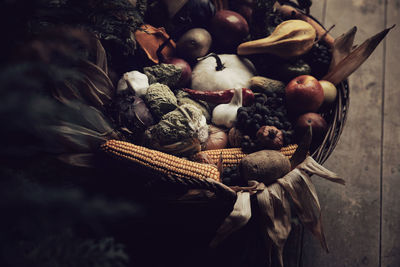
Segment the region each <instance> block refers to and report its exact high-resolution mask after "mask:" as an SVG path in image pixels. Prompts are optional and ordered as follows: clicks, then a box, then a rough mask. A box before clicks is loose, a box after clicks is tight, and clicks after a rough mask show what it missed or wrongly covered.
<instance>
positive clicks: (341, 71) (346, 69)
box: [322, 25, 394, 85]
mask: <svg viewBox="0 0 400 267" xmlns="http://www.w3.org/2000/svg"><path fill="white" fill-rule="evenodd" d="M393 27H394V25H393V26H392V27H390V28H387V29H385V30H383V31H381V32H380V33H378V34H376V35H374V36H372V37H371V38H369V39H367V40H366V41H365V42H364V43H363V44H362V45H360V46H358V47H357V48H356V49H354V50H353V51H352V52H351V53H350V54H349V55H348V56H347V57H345V58H344V59H343V60H341V61H340V62H339V63H338V64H337V65H336V66H335V67H334V68H333V69H332V70H330V71H329V72H328V74H326V75H325V76H324V77H323V78H322V80H326V81H330V82H331V83H333V84H335V85H336V84H338V83H340V82H341V81H343V80H344V79H346V78H347V77H348V76H349V75H350V74H352V73H353V72H354V71H355V70H356V69H358V67H360V66H361V64H362V63H364V61H365V60H367V58H368V57H369V56H370V55H371V54H372V52H373V51H374V50H375V48H376V47H377V46H378V44H379V43H380V42H381V41H382V40H383V38H385V36H386V34H387V33H388V32H389V31H390V30H391V29H392V28H393Z"/></svg>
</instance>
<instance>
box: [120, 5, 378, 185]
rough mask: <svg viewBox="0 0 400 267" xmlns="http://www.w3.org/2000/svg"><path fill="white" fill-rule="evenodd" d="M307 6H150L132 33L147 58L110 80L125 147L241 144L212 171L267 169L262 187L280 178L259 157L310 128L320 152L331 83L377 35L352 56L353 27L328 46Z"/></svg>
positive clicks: (227, 179)
mask: <svg viewBox="0 0 400 267" xmlns="http://www.w3.org/2000/svg"><path fill="white" fill-rule="evenodd" d="M310 4H311V2H310V1H299V5H298V6H296V5H294V4H293V3H290V2H289V3H286V4H280V1H272V0H252V1H239V0H237V1H234V0H232V1H211V0H202V1H198V0H189V1H151V4H150V5H149V6H148V10H147V12H148V13H149V14H150V13H151V14H153V16H149V15H147V16H145V24H144V25H143V26H141V27H140V28H138V29H137V31H136V32H135V37H136V39H137V41H138V45H139V51H144V53H142V54H141V56H142V57H147V59H148V60H147V61H146V60H141V61H140V62H145V63H143V64H142V66H140V67H137V68H135V69H131V70H129V72H126V73H125V74H121V76H122V78H121V80H120V81H119V83H118V85H119V86H118V88H119V89H118V92H119V93H118V94H119V95H118V101H119V102H118V103H119V104H117V105H115V107H116V110H115V111H116V112H115V114H117V115H118V117H117V119H116V121H117V122H118V123H119V127H120V128H127V129H129V131H131V132H133V134H131V135H130V137H131V139H130V140H129V141H130V142H132V143H135V144H139V145H142V146H147V147H149V148H153V149H156V150H160V151H163V152H166V153H170V154H173V155H178V156H183V157H188V158H192V159H193V160H195V158H196V157H193V156H194V155H195V154H196V153H198V152H201V151H202V150H210V149H224V148H235V147H239V148H241V149H242V151H243V152H244V153H247V154H250V155H249V156H248V157H246V158H245V159H243V162H241V163H240V165H239V166H229V167H228V168H225V170H223V169H222V170H220V171H221V175H222V181H223V182H224V183H226V184H227V185H245V184H246V179H247V178H248V177H250V176H253V178H254V179H257V177H260V179H261V177H264V176H270V174H271V168H272V170H273V171H272V172H273V173H274V175H272V176H274V177H272V178H271V177H270V179H269V180H268V181H273V180H274V179H276V178H279V177H281V176H282V175H284V174H286V173H287V172H288V171H289V170H290V168H288V167H287V166H288V164H287V162H285V164H283V163H282V162H283V161H282V160H276V164H274V163H273V162H274V161H271V162H270V164H271V166H268V167H270V168H268V170H267V171H265V172H264V170H263V169H262V170H259V169H254V168H256V167H257V166H260V164H261V163H262V162H263V160H262V158H263V157H264V156H269V155H273V156H272V158H274V159H275V158H277V156H276V155H277V154H276V153H278V154H279V152H277V151H279V150H280V149H281V148H283V147H286V146H288V145H291V144H297V143H299V142H300V140H302V138H303V136H304V134H305V133H306V132H307V131H308V129H309V128H310V127H311V129H312V132H313V139H312V142H311V149H312V150H315V149H317V148H318V147H319V145H320V144H321V142H322V140H323V138H324V137H325V134H326V132H327V130H328V127H329V124H330V121H329V116H326V114H328V113H329V112H330V111H331V110H332V108H333V107H334V106H335V104H336V98H337V88H336V85H337V84H338V83H340V82H341V81H343V80H344V79H345V78H346V77H347V76H348V75H349V74H350V73H351V72H353V71H354V70H355V69H356V67H358V66H359V65H360V64H361V63H362V61H364V60H365V59H366V57H368V55H369V54H370V53H372V51H373V48H374V47H375V46H376V45H377V44H378V43H379V41H380V40H381V39H379V38H383V37H382V35H383V36H384V34H385V33H384V34H382V33H381V34H380V35H378V37H376V36H375V37H373V38H371V39H370V40H367V44H366V45H364V46H366V47H369V50H368V52H367V53H364V54H363V55H361V53H360V51H354V52H357V54H356V55H355V56H352V53H353V52H352V51H351V46H349V45H348V44H349V42H350V41H349V40H351V41H352V40H354V38H353V37H354V35H351V34H352V33H355V31H351V32H350V33H348V34H347V35H346V36H344V37H341V39H338V40H334V39H333V38H332V37H331V36H330V35H329V33H328V32H327V31H326V30H325V29H324V28H323V27H321V25H320V24H318V23H317V22H316V21H315V20H314V19H312V18H310V17H309V16H308V15H307V12H306V11H307V10H309V7H310ZM161 18H163V19H162V20H161ZM371 48H372V49H371ZM361 49H362V48H361ZM343 51H345V52H344V53H343ZM362 51H364V52H365V51H366V48H365V49H362ZM138 56H140V55H138ZM338 66H341V68H343V69H345V71H344V72H341V71H340V69H339V67H338ZM121 92H123V93H121ZM124 97H125V99H123V98H124ZM139 99H143V101H142V102H140V101H139ZM129 105H131V106H129ZM124 112H125V113H127V114H126V115H125V114H123V113H124ZM326 120H328V121H326ZM271 151H272V152H271ZM275 152H276V153H275ZM251 153H255V154H254V155H253V154H251ZM283 158H284V157H283ZM260 159H261V161H260V162H256V160H260ZM284 159H285V158H284ZM264 161H265V159H264ZM211 164H216V165H217V162H211ZM282 164H283V165H282ZM261 165H263V164H261ZM240 166H241V167H240ZM260 171H261V174H260V173H258V172H260ZM275 174H276V175H275ZM275 176H276V177H275ZM246 177H247V178H246ZM261 180H263V179H261ZM263 182H265V181H264V180H263Z"/></svg>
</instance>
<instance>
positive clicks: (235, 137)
mask: <svg viewBox="0 0 400 267" xmlns="http://www.w3.org/2000/svg"><path fill="white" fill-rule="evenodd" d="M242 138H243V134H242V133H241V132H240V131H239V129H237V128H235V127H232V128H231V129H230V130H229V134H228V139H229V145H230V146H231V147H240V146H241V144H242Z"/></svg>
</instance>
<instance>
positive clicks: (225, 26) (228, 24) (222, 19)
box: [210, 10, 249, 49]
mask: <svg viewBox="0 0 400 267" xmlns="http://www.w3.org/2000/svg"><path fill="white" fill-rule="evenodd" d="M210 28H211V33H212V35H213V38H214V40H216V42H217V43H218V44H219V45H221V46H223V47H226V48H231V49H232V48H236V47H237V46H238V45H239V44H240V43H241V42H242V41H243V39H244V38H246V36H247V35H248V34H249V25H248V24H247V21H246V20H245V19H244V18H243V17H242V16H241V15H240V14H239V13H236V12H234V11H230V10H220V11H217V12H216V13H215V16H214V18H213V19H212V20H211V25H210Z"/></svg>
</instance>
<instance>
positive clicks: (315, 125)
mask: <svg viewBox="0 0 400 267" xmlns="http://www.w3.org/2000/svg"><path fill="white" fill-rule="evenodd" d="M310 125H311V128H312V143H311V147H312V149H313V148H317V147H318V146H319V145H320V144H321V142H322V141H323V139H324V137H325V134H326V131H327V130H328V124H327V123H326V121H325V119H324V118H323V117H322V116H321V115H319V114H318V113H313V112H309V113H306V114H303V115H301V116H300V117H298V118H297V121H296V124H295V128H294V131H295V134H296V139H297V141H300V140H301V139H302V138H303V136H304V134H305V133H306V131H307V130H308V128H309V127H310Z"/></svg>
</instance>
